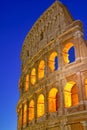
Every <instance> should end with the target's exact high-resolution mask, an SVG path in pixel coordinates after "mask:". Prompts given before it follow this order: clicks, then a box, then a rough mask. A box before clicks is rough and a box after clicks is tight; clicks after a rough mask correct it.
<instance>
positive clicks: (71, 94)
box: [64, 81, 78, 107]
mask: <svg viewBox="0 0 87 130" xmlns="http://www.w3.org/2000/svg"><path fill="white" fill-rule="evenodd" d="M64 101H65V107H71V106H75V105H78V90H77V86H76V83H75V82H73V81H70V82H68V83H67V84H66V86H65V87H64Z"/></svg>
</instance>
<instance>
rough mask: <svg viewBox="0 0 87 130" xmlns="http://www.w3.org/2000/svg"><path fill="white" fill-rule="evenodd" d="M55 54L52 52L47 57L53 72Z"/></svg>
mask: <svg viewBox="0 0 87 130" xmlns="http://www.w3.org/2000/svg"><path fill="white" fill-rule="evenodd" d="M56 56H57V53H56V52H53V53H52V54H51V55H50V57H49V68H50V69H51V71H52V72H53V71H54V70H55V57H56Z"/></svg>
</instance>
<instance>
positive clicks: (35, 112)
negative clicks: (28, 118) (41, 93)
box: [34, 94, 37, 122]
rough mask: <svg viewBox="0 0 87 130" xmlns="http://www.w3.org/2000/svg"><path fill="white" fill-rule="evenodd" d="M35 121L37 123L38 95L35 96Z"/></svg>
mask: <svg viewBox="0 0 87 130" xmlns="http://www.w3.org/2000/svg"><path fill="white" fill-rule="evenodd" d="M34 120H35V122H36V121H37V95H36V94H34Z"/></svg>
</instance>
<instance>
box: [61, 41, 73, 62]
mask: <svg viewBox="0 0 87 130" xmlns="http://www.w3.org/2000/svg"><path fill="white" fill-rule="evenodd" d="M71 47H73V43H71V42H70V43H67V44H66V45H65V47H64V49H63V58H64V62H65V63H69V62H70V60H69V54H68V51H69V50H70V48H71Z"/></svg>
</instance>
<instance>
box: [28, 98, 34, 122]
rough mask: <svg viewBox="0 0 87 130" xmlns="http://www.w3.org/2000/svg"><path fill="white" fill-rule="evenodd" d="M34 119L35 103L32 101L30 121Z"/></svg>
mask: <svg viewBox="0 0 87 130" xmlns="http://www.w3.org/2000/svg"><path fill="white" fill-rule="evenodd" d="M33 119H34V101H33V100H31V101H30V104H29V121H31V120H33Z"/></svg>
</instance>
